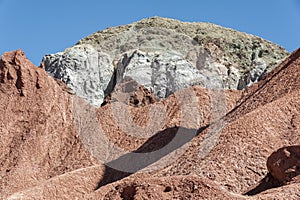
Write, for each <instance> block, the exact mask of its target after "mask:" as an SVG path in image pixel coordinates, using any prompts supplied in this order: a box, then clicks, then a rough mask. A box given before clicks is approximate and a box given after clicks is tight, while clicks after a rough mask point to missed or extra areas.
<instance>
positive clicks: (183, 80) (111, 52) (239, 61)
mask: <svg viewBox="0 0 300 200" xmlns="http://www.w3.org/2000/svg"><path fill="white" fill-rule="evenodd" d="M288 55H289V53H288V52H287V51H286V50H284V49H283V48H281V47H279V46H277V45H275V44H273V43H271V42H268V41H266V40H263V39H261V38H259V37H256V36H253V35H249V34H245V33H241V32H238V31H235V30H232V29H227V28H223V27H220V26H217V25H213V24H209V23H187V22H180V21H177V20H172V19H165V18H159V17H154V18H149V19H144V20H141V21H139V22H136V23H133V24H129V25H125V26H119V27H114V28H108V29H106V30H103V31H99V32H96V33H94V34H92V35H90V36H88V37H86V38H83V39H82V40H80V41H79V42H78V43H77V44H76V45H75V46H74V47H71V48H68V49H66V50H65V52H61V53H57V54H51V55H46V56H45V57H44V58H43V62H44V65H45V67H46V71H48V72H49V73H50V74H51V75H52V76H54V77H56V78H59V79H61V80H63V81H64V82H66V83H67V85H68V86H69V87H70V88H71V89H72V90H73V91H74V92H75V93H76V94H77V95H79V96H81V97H83V98H84V99H86V100H87V101H88V102H90V103H91V104H93V105H95V106H97V107H99V106H100V105H101V103H102V102H103V97H104V96H107V95H108V94H109V93H110V92H112V91H113V89H114V85H115V84H116V83H117V82H118V81H121V80H122V79H123V78H124V77H126V76H129V77H131V78H132V79H134V80H135V81H137V82H138V83H139V84H141V85H143V86H145V87H146V88H147V89H149V90H152V91H153V93H154V95H155V96H156V97H158V98H165V97H167V96H169V95H170V94H172V93H174V92H175V91H177V90H179V89H183V88H186V87H188V86H193V85H200V86H203V87H207V86H208V87H215V88H225V89H244V88H246V87H248V86H249V85H251V84H253V83H255V82H257V81H258V80H261V79H262V78H263V77H264V76H265V74H266V73H268V72H270V71H271V70H272V69H273V68H274V67H275V66H276V65H277V64H278V63H279V62H281V61H282V59H284V58H285V57H286V56H288ZM113 66H114V68H113ZM84 69H87V70H85V71H83V70H84ZM113 71H115V72H116V74H114V73H113ZM116 76H117V77H116Z"/></svg>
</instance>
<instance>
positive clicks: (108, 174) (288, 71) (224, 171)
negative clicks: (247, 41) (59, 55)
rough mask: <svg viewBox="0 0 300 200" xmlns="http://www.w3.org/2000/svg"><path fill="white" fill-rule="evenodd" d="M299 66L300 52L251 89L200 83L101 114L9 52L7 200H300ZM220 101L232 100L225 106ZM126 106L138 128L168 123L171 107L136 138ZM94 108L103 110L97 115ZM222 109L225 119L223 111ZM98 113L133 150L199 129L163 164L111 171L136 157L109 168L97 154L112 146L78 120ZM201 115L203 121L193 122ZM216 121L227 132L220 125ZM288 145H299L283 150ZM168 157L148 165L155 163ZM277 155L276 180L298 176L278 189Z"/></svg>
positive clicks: (1, 185) (3, 123)
mask: <svg viewBox="0 0 300 200" xmlns="http://www.w3.org/2000/svg"><path fill="white" fill-rule="evenodd" d="M299 67H300V50H297V51H296V52H294V53H293V54H292V55H291V57H289V58H288V59H287V60H286V61H284V62H283V63H282V64H281V65H280V66H279V67H277V68H276V69H275V70H274V71H273V72H272V73H270V74H269V75H268V76H267V77H266V78H265V79H264V80H262V81H261V82H259V83H257V84H255V85H253V86H252V87H250V88H248V89H247V91H244V92H243V93H241V92H240V91H226V92H225V93H219V92H220V91H208V90H206V89H203V88H200V87H196V86H195V87H192V88H188V89H186V90H183V91H181V92H180V93H178V94H174V95H171V96H170V97H168V98H167V99H165V100H162V101H159V102H154V103H152V104H148V103H149V102H147V103H145V104H144V103H143V105H142V106H143V107H130V106H126V105H124V104H123V105H120V104H119V103H118V102H109V103H108V104H107V105H105V106H103V107H101V108H99V109H98V110H96V109H95V108H94V107H92V106H89V105H87V104H84V102H83V101H82V100H80V99H79V100H78V98H77V97H76V96H74V95H72V94H70V93H69V92H68V89H67V88H66V87H65V86H64V84H62V83H60V82H57V81H55V80H54V79H53V78H52V77H50V76H48V75H47V74H46V73H45V72H44V70H43V69H42V68H38V67H36V66H34V65H33V64H31V63H30V62H29V61H28V60H27V59H26V58H25V56H24V53H23V52H22V51H15V52H11V53H6V54H4V55H3V56H2V59H1V61H0V97H1V98H0V110H1V113H2V114H1V115H0V138H1V140H0V144H1V145H0V152H1V157H0V198H2V199H55V198H57V199H75V198H78V199H88V198H90V199H99V198H103V199H159V198H160V199H174V198H175V199H176V198H183V199H184V198H189V199H203V198H206V199H220V198H222V199H269V198H276V199H299V198H300V197H299V194H300V192H299V188H300V187H299V186H300V182H299V179H298V177H299V176H297V175H298V174H297V173H292V171H291V170H290V169H294V168H295V170H296V172H297V169H298V168H297V166H298V163H297V161H299V155H298V154H297V151H294V150H292V149H293V148H295V145H298V146H299V143H300V123H299V122H300V70H299ZM142 91H143V90H142ZM213 92H215V93H213ZM142 93H143V94H141V95H140V94H139V93H138V92H137V93H136V98H138V99H140V100H141V101H142V99H141V98H140V97H139V96H145V95H144V94H146V96H149V94H148V93H147V92H146V93H144V92H142ZM214 95H216V96H214ZM214 97H215V98H214ZM216 97H218V98H216ZM222 98H224V99H222ZM183 100H185V101H183ZM223 100H224V101H223ZM214 101H216V102H214ZM80 102H82V103H80ZM218 102H222V103H225V104H224V105H223V107H222V106H221V107H218V106H216V105H218V104H217V103H218ZM74 105H75V108H74ZM195 105H197V106H195ZM212 105H215V107H214V108H213V109H212ZM76 106H79V107H76ZM118 106H119V108H125V109H127V110H128V111H129V113H130V115H131V117H132V120H133V121H134V122H135V124H137V125H139V126H146V125H147V124H149V123H152V122H153V121H154V122H155V120H156V121H159V119H160V118H159V117H160V115H159V111H160V110H161V108H163V110H165V118H164V119H165V123H162V124H159V123H158V124H157V126H156V129H153V130H152V129H151V130H152V135H151V134H150V135H147V134H146V132H145V133H144V135H143V134H142V135H136V136H134V135H128V134H126V131H124V129H122V127H121V125H122V124H120V123H119V122H118V121H117V118H116V113H114V112H115V111H116V107H118ZM122 106H123V107H122ZM124 106H125V107H124ZM183 107H184V108H185V109H186V110H185V113H183V110H182V108H183ZM76 108H77V109H81V110H80V111H82V112H77V111H78V110H77V109H76ZM196 108H197V110H196V111H197V112H196V115H195V109H196ZM151 109H153V110H152V111H151ZM214 109H215V110H214ZM217 109H219V110H217ZM222 109H224V110H223V111H224V113H223V111H222ZM89 110H90V111H92V113H94V114H95V115H89V112H88V111H89ZM215 111H219V112H220V113H221V114H224V115H226V116H225V117H224V116H215ZM151 112H153V113H152V114H153V115H152V114H149V113H151ZM78 113H79V114H81V115H82V116H81V115H80V116H78ZM122 113H123V112H119V113H117V114H118V115H119V116H118V117H119V119H120V120H121V121H125V122H126V121H128V119H127V118H126V117H128V116H126V115H124V116H123V114H122ZM85 114H86V115H85ZM182 115H186V116H185V117H187V118H182ZM91 116H92V117H93V116H94V117H95V118H96V119H95V124H94V126H96V125H99V126H101V128H102V129H103V132H104V133H105V136H106V137H107V138H108V141H109V142H110V143H111V144H114V145H115V146H118V147H120V148H122V149H125V150H128V151H129V152H131V153H133V152H136V153H145V152H152V151H154V150H158V149H160V148H161V147H163V146H165V145H167V144H168V143H169V142H171V141H172V140H173V138H174V137H175V135H176V132H177V131H178V129H185V130H187V131H186V132H183V133H182V134H185V133H188V130H193V129H195V130H197V135H195V137H194V138H190V139H191V141H189V139H188V140H186V141H184V143H182V144H179V145H182V146H184V145H187V148H186V149H183V150H184V151H183V152H180V154H179V156H177V157H174V158H176V159H174V160H171V161H172V162H170V163H169V164H168V165H166V166H163V168H158V169H156V170H152V171H150V172H139V173H134V174H131V173H128V172H122V171H118V170H116V169H113V168H111V165H113V164H114V163H113V162H117V161H119V162H120V163H121V164H123V165H124V166H126V165H130V164H132V165H133V164H134V163H130V162H129V163H128V162H124V163H122V161H123V160H125V161H126V159H127V157H128V156H130V155H131V153H128V154H125V155H123V156H121V157H117V158H116V159H115V160H112V161H111V162H108V163H106V164H107V166H104V165H103V164H102V163H101V162H100V161H99V160H97V158H98V157H97V156H98V155H97V154H95V151H96V150H97V152H98V151H100V152H101V153H102V154H103V155H104V154H105V153H107V152H109V151H108V149H106V148H105V147H104V146H99V147H97V148H96V147H95V146H94V147H93V146H89V144H93V141H86V140H85V138H83V135H82V131H83V130H82V129H80V128H89V127H88V126H87V127H78V120H86V121H88V120H93V119H90V118H89V117H91ZM149 116H150V117H149ZM151 116H156V118H155V119H151ZM197 117H198V118H199V120H194V119H196V118H197ZM198 118H197V119H198ZM182 119H190V120H187V121H185V122H182ZM151 120H152V121H151ZM125 124H126V123H125ZM216 125H219V126H222V127H223V128H222V129H215V128H216ZM92 128H93V127H92ZM84 130H85V129H84ZM133 130H134V129H133ZM149 130H150V129H149ZM153 131H154V133H153ZM91 133H93V132H91ZM149 133H151V131H149ZM86 136H87V138H88V137H89V136H90V138H91V139H90V140H93V139H95V138H96V137H95V136H96V135H86ZM138 136H143V137H138ZM186 137H189V135H186ZM186 137H182V139H183V140H184V139H186ZM96 139H97V138H96ZM98 139H99V140H100V141H101V140H103V141H104V139H105V138H102V137H100V138H98ZM88 142H91V143H88ZM285 146H294V147H286V148H282V147H285ZM91 147H93V148H94V149H93V148H91ZM179 147H181V146H178V147H176V146H175V149H170V150H169V152H168V151H167V153H170V152H172V151H173V150H176V148H178V149H180V148H179ZM280 148H282V149H280ZM278 149H280V150H279V151H278V152H276V153H274V154H272V153H273V152H275V151H277V150H278ZM284 149H287V150H288V152H289V153H290V154H289V155H290V156H289V157H288V154H286V153H285V152H286V151H284ZM295 152H296V153H295ZM298 153H299V152H298ZM271 154H272V155H271ZM270 155H271V157H269V156H270ZM110 156H112V158H114V157H113V156H114V155H113V154H112V155H110ZM164 158H165V157H164V156H161V157H158V158H157V160H154V161H153V162H149V163H147V162H145V161H143V160H141V163H142V164H143V162H145V163H146V164H149V165H151V164H154V163H156V161H160V160H163V159H164ZM268 158H269V161H268V169H269V170H270V174H271V175H272V177H273V178H274V177H275V178H276V179H278V180H279V181H283V182H286V180H287V177H290V175H291V173H292V174H293V180H292V182H289V184H288V185H280V186H279V187H277V188H273V187H274V186H278V185H272V184H267V183H270V181H269V177H268V176H269V175H268V169H267V165H266V163H267V160H268ZM297 159H298V160H297ZM283 161H288V162H285V164H286V163H290V164H291V165H290V164H289V165H288V166H287V165H285V164H284V163H283ZM290 161H291V162H290ZM275 163H279V165H276V164H275ZM144 167H148V166H144ZM138 170H143V168H138ZM266 185H267V187H265V186H266ZM261 188H263V189H261ZM266 189H267V190H266ZM249 190H251V191H253V192H252V193H251V192H248V193H247V194H248V195H250V194H251V195H255V196H253V197H249V196H247V195H242V194H243V193H245V191H249Z"/></svg>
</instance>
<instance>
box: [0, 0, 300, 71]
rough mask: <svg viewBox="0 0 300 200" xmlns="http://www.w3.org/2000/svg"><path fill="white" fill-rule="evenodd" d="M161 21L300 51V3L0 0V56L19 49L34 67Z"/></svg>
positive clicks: (287, 0) (253, 0)
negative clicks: (93, 39) (90, 38)
mask: <svg viewBox="0 0 300 200" xmlns="http://www.w3.org/2000/svg"><path fill="white" fill-rule="evenodd" d="M152 16H161V17H169V18H174V19H179V20H182V21H201V22H211V23H215V24H218V25H221V26H224V27H229V28H234V29H236V30H239V31H243V32H247V33H251V34H254V35H257V36H260V37H263V38H265V39H267V40H270V41H272V42H274V43H277V44H279V45H281V46H283V47H284V48H286V49H287V50H288V51H293V50H295V49H296V48H299V47H300V0H251V1H249V0H206V1H204V0H181V1H179V0H127V1H125V0H105V1H101V0H51V1H45V0H0V54H1V55H2V53H3V52H5V51H12V50H15V49H22V50H23V51H25V53H26V55H27V57H28V58H29V59H30V60H31V61H32V62H33V63H34V64H36V65H38V64H39V63H40V61H41V59H42V57H43V55H45V54H49V53H56V52H58V51H63V50H64V49H65V48H67V47H70V46H72V45H74V44H75V43H76V42H77V41H78V40H79V39H81V38H83V37H85V36H87V35H89V34H91V33H93V32H95V31H98V30H101V29H105V28H107V27H111V26H117V25H123V24H128V23H132V22H135V21H139V20H141V19H143V18H147V17H152Z"/></svg>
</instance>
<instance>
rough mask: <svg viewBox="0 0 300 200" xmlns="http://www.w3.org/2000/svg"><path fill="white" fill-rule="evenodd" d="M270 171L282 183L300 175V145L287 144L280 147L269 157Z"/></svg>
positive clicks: (268, 165)
mask: <svg viewBox="0 0 300 200" xmlns="http://www.w3.org/2000/svg"><path fill="white" fill-rule="evenodd" d="M267 167H268V170H269V172H270V173H271V174H272V176H273V177H274V178H276V179H277V180H278V181H279V182H280V183H282V184H286V183H287V182H290V181H292V179H293V178H295V177H296V176H299V175H300V146H299V145H297V146H287V147H282V148H280V149H278V150H277V151H276V152H274V153H272V155H271V156H270V157H269V158H268V162H267Z"/></svg>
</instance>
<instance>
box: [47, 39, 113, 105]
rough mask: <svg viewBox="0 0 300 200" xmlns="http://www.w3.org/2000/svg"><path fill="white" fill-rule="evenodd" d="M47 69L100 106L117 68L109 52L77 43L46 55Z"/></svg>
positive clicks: (93, 103) (78, 93) (79, 94)
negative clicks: (62, 50)
mask: <svg viewBox="0 0 300 200" xmlns="http://www.w3.org/2000/svg"><path fill="white" fill-rule="evenodd" d="M42 62H43V63H44V65H45V70H46V71H47V72H48V73H49V74H50V75H51V76H53V77H55V78H57V79H60V80H62V81H63V82H65V83H66V84H67V85H68V86H69V87H70V89H71V90H72V91H74V92H75V93H76V94H77V95H78V96H80V97H82V98H84V99H85V100H87V101H88V102H90V103H91V104H92V105H94V106H97V107H99V106H100V105H101V104H102V102H103V99H104V97H105V91H106V90H107V89H109V87H110V82H111V81H112V80H111V79H112V78H113V73H114V67H113V65H112V59H111V58H110V56H109V55H108V54H105V53H103V52H99V51H96V50H95V49H94V48H93V47H92V46H91V45H76V46H74V47H72V48H69V49H66V50H65V51H64V52H60V53H57V54H51V55H46V56H44V58H43V61H42Z"/></svg>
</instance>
